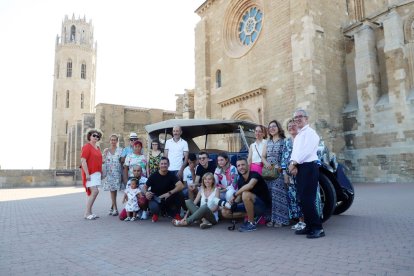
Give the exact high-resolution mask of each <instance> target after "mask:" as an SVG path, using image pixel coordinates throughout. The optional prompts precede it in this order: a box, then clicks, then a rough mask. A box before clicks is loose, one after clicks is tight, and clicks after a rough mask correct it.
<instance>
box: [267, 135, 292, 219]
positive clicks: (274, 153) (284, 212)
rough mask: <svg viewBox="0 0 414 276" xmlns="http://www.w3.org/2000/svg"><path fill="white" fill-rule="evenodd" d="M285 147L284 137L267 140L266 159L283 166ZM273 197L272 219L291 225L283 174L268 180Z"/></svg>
mask: <svg viewBox="0 0 414 276" xmlns="http://www.w3.org/2000/svg"><path fill="white" fill-rule="evenodd" d="M284 147H285V141H284V139H279V140H277V141H273V140H272V139H269V140H268V141H267V148H266V149H267V152H266V160H267V162H269V163H270V164H272V165H276V166H279V167H281V166H282V154H283V151H284ZM266 184H267V187H268V188H269V192H270V195H271V198H272V212H271V215H270V221H271V222H273V223H277V224H279V225H289V207H288V199H287V192H286V189H285V182H284V179H283V175H282V174H280V175H279V177H278V178H276V179H273V180H266Z"/></svg>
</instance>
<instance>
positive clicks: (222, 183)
mask: <svg viewBox="0 0 414 276" xmlns="http://www.w3.org/2000/svg"><path fill="white" fill-rule="evenodd" d="M238 176H239V174H238V173H237V169H236V167H235V166H233V165H232V164H230V160H229V156H228V155H227V153H225V152H222V153H219V154H218V156H217V168H216V170H215V171H214V180H215V182H216V185H217V187H218V188H219V190H220V198H221V199H222V200H227V201H228V200H230V199H231V198H232V196H233V194H234V193H235V192H236V191H237V179H238Z"/></svg>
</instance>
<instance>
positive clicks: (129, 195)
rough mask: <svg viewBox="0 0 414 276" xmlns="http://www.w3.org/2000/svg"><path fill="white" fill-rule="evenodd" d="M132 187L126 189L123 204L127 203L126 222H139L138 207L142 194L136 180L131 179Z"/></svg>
mask: <svg viewBox="0 0 414 276" xmlns="http://www.w3.org/2000/svg"><path fill="white" fill-rule="evenodd" d="M130 184H131V185H130V187H128V188H126V189H125V196H124V200H123V201H122V203H125V202H126V204H125V210H126V212H127V217H126V219H124V221H135V220H137V218H136V215H137V212H138V211H139V206H138V194H140V193H141V189H140V188H138V183H137V179H136V178H132V179H131V183H130Z"/></svg>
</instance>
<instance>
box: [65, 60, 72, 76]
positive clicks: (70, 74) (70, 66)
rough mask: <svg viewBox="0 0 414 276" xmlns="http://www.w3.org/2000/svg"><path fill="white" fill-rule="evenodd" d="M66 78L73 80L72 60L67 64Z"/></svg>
mask: <svg viewBox="0 0 414 276" xmlns="http://www.w3.org/2000/svg"><path fill="white" fill-rule="evenodd" d="M66 77H67V78H71V77H72V60H71V59H69V60H68V63H67V64H66Z"/></svg>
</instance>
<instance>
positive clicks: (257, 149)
mask: <svg viewBox="0 0 414 276" xmlns="http://www.w3.org/2000/svg"><path fill="white" fill-rule="evenodd" d="M256 145H257V144H255V145H254V148H255V149H256V151H257V154H258V155H259V157H260V159H262V156H261V155H260V153H259V150H258V149H257V146H256Z"/></svg>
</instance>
